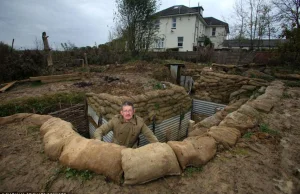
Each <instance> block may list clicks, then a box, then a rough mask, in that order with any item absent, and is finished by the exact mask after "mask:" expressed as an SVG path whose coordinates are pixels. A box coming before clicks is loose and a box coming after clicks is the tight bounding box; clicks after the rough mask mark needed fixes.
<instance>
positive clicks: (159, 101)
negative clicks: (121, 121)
mask: <svg viewBox="0 0 300 194" xmlns="http://www.w3.org/2000/svg"><path fill="white" fill-rule="evenodd" d="M165 85H166V88H165V89H160V90H153V91H150V92H146V93H145V94H142V95H136V96H113V95H110V94H106V93H101V94H95V93H88V94H86V96H87V103H88V105H89V106H90V107H91V108H92V109H93V110H94V111H95V112H96V114H97V116H98V117H99V118H102V117H104V118H105V119H106V120H110V119H111V118H112V117H113V116H114V115H116V114H119V112H120V108H121V104H122V103H123V102H124V101H130V102H133V103H134V106H135V111H136V114H137V115H138V116H140V117H142V118H143V119H144V121H145V123H146V124H147V125H149V124H151V123H152V122H153V120H154V119H155V122H156V123H161V122H162V121H164V120H166V119H169V118H171V117H174V116H176V115H180V114H184V113H186V112H187V111H189V110H190V109H191V106H192V100H191V98H190V97H189V95H188V94H187V93H186V91H185V89H184V88H183V87H180V86H176V85H173V84H169V83H168V84H165Z"/></svg>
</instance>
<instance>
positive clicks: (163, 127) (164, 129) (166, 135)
mask: <svg viewBox="0 0 300 194" xmlns="http://www.w3.org/2000/svg"><path fill="white" fill-rule="evenodd" d="M88 116H91V117H92V118H93V119H94V121H95V122H96V123H98V119H99V117H98V116H97V114H96V112H95V111H94V110H93V109H92V108H91V107H90V106H88ZM190 119H191V111H189V112H187V113H186V114H185V115H184V116H183V117H182V120H181V124H180V115H177V116H175V117H172V118H170V119H167V120H164V121H163V122H161V123H160V124H155V130H154V134H155V136H156V137H157V139H158V140H159V141H160V142H167V141H170V140H173V141H175V140H180V139H182V138H184V137H186V134H187V130H188V126H189V120H190ZM102 123H103V124H105V123H107V121H106V120H105V119H104V118H102ZM148 127H149V129H150V130H152V131H153V124H151V125H149V126H148ZM95 130H96V129H95V127H94V126H93V125H92V124H91V123H89V132H90V136H91V137H92V136H93V135H94V132H95ZM112 138H113V132H112V131H110V132H109V133H108V134H107V135H105V136H104V137H103V141H105V142H111V141H112ZM139 138H140V142H139V146H143V145H146V144H148V143H149V142H148V140H147V139H146V138H145V137H144V135H143V134H141V135H140V136H139Z"/></svg>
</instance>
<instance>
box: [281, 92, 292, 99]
mask: <svg viewBox="0 0 300 194" xmlns="http://www.w3.org/2000/svg"><path fill="white" fill-rule="evenodd" d="M282 98H283V99H287V98H292V96H291V95H290V94H288V93H287V92H286V91H285V92H283V94H282Z"/></svg>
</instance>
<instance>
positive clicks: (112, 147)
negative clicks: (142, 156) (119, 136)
mask: <svg viewBox="0 0 300 194" xmlns="http://www.w3.org/2000/svg"><path fill="white" fill-rule="evenodd" d="M123 149H125V147H123V146H119V145H117V144H113V143H106V142H101V141H99V140H89V142H88V144H87V146H86V147H85V149H84V150H82V151H81V152H80V154H79V160H80V159H81V158H83V159H85V158H86V159H87V160H83V163H85V164H83V163H82V164H80V165H85V167H86V169H88V170H91V171H93V172H96V173H98V174H103V175H104V176H106V177H108V178H109V179H111V180H113V181H114V182H116V183H120V180H121V177H122V174H123V170H122V165H121V151H122V150H123ZM77 164H78V165H79V163H77Z"/></svg>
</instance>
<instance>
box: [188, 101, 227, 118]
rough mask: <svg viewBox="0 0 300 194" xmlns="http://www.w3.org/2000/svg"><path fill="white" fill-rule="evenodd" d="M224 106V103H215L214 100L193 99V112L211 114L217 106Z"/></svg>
mask: <svg viewBox="0 0 300 194" xmlns="http://www.w3.org/2000/svg"><path fill="white" fill-rule="evenodd" d="M224 107H226V105H224V104H217V103H214V102H207V101H203V100H195V99H193V113H197V114H205V115H208V116H211V115H213V114H215V113H216V109H217V108H224Z"/></svg>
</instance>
